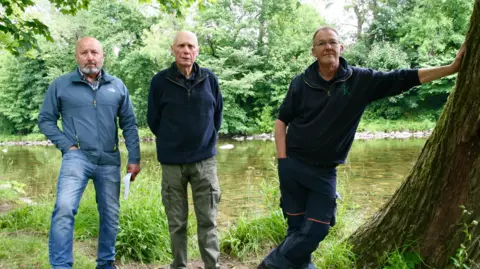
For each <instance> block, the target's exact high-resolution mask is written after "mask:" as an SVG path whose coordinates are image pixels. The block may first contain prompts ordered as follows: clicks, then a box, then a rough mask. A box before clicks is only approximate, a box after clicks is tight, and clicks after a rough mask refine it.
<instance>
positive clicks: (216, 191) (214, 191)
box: [210, 184, 222, 209]
mask: <svg viewBox="0 0 480 269" xmlns="http://www.w3.org/2000/svg"><path fill="white" fill-rule="evenodd" d="M210 197H211V199H210V201H211V203H210V207H211V208H212V209H217V208H218V204H219V203H220V199H221V198H222V192H221V191H220V188H219V187H218V186H215V185H214V184H212V186H211V187H210Z"/></svg>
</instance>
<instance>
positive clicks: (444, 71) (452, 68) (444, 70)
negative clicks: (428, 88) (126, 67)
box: [418, 44, 465, 84]
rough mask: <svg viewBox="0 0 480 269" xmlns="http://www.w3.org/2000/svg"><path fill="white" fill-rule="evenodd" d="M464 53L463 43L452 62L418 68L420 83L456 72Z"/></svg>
mask: <svg viewBox="0 0 480 269" xmlns="http://www.w3.org/2000/svg"><path fill="white" fill-rule="evenodd" d="M464 54H465V44H463V45H462V47H461V48H460V49H459V50H458V52H457V56H456V57H455V60H454V61H453V63H451V64H449V65H444V66H437V67H431V68H420V69H418V79H419V80H420V83H421V84H425V83H428V82H430V81H433V80H437V79H440V78H443V77H445V76H449V75H452V74H455V73H457V72H458V70H460V65H461V64H462V60H463V55H464Z"/></svg>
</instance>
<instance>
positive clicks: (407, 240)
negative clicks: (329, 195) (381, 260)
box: [349, 0, 480, 268]
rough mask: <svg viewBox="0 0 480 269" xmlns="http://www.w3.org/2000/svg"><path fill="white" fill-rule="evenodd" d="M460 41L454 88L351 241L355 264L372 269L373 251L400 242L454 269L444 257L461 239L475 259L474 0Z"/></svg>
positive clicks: (479, 184)
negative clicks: (411, 161)
mask: <svg viewBox="0 0 480 269" xmlns="http://www.w3.org/2000/svg"><path fill="white" fill-rule="evenodd" d="M465 44H466V52H465V55H464V59H463V63H462V67H461V69H460V72H459V73H458V76H457V84H456V87H455V89H454V90H453V91H452V93H451V94H450V97H449V99H448V101H447V104H446V105H445V108H444V111H443V113H442V115H441V117H440V119H439V121H438V123H437V126H436V128H435V130H434V131H433V133H432V135H431V137H430V138H429V139H428V141H427V142H426V144H425V146H424V148H423V150H422V152H421V154H420V156H419V158H418V160H417V162H416V164H415V165H414V167H413V169H412V170H411V171H410V174H409V175H408V176H407V178H406V179H405V181H404V182H403V184H402V185H401V187H400V188H399V189H398V190H397V191H396V193H395V194H394V195H393V197H392V199H391V200H390V201H389V202H387V203H386V204H385V205H384V206H383V207H382V209H381V210H380V211H379V212H378V213H377V214H376V215H375V216H374V217H372V218H371V219H370V220H368V221H367V222H366V223H365V224H364V225H363V226H362V227H360V228H359V229H358V230H357V231H356V232H355V233H354V234H353V235H352V236H351V237H350V238H349V241H350V242H351V243H352V244H353V245H354V247H353V252H354V253H356V254H357V255H358V260H357V265H358V267H359V268H375V267H376V266H377V262H378V257H379V256H382V255H384V254H385V253H388V252H390V251H392V250H394V249H396V248H400V249H401V248H402V246H406V245H411V246H412V248H413V249H414V250H415V251H417V252H418V253H419V254H420V255H421V256H422V258H423V260H424V262H425V264H427V265H429V266H433V267H434V268H452V267H453V261H452V259H450V257H454V256H455V255H456V253H457V250H458V249H459V248H461V244H462V243H463V244H464V245H465V248H466V251H467V253H468V258H469V259H470V260H471V261H473V262H475V263H476V264H480V227H478V226H480V225H475V221H477V222H480V0H475V7H474V9H473V14H472V17H471V21H470V29H469V31H468V33H467V37H466V41H465ZM461 206H464V207H465V208H466V210H467V211H469V212H470V213H471V214H463V213H464V209H462V208H461ZM472 223H473V224H472ZM465 225H467V226H468V234H469V235H470V236H471V237H470V238H469V236H467V235H466V233H465V227H466V226H465ZM472 268H477V267H476V266H473V267H472Z"/></svg>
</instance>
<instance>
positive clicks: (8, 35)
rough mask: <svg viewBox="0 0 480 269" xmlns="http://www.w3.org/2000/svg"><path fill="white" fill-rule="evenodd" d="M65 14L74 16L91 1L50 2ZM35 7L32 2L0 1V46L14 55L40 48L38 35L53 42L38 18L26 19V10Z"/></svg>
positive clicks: (58, 0) (51, 0)
mask: <svg viewBox="0 0 480 269" xmlns="http://www.w3.org/2000/svg"><path fill="white" fill-rule="evenodd" d="M49 1H50V3H51V4H53V5H54V6H55V8H56V9H57V10H58V11H60V12H61V13H63V14H70V15H74V14H75V13H76V12H77V11H78V10H80V9H85V8H86V7H87V6H88V4H89V3H90V0H71V1H62V0H49ZM34 5H35V2H34V1H32V0H23V1H13V0H2V1H0V8H1V9H4V10H5V12H2V13H0V46H3V47H4V48H5V49H7V50H8V51H10V52H11V53H12V54H14V55H17V56H18V55H20V53H22V52H25V51H28V50H30V49H32V48H38V42H37V35H40V36H43V37H44V38H45V39H47V40H48V41H51V42H53V38H52V36H51V34H50V31H49V29H48V27H47V26H46V25H45V24H44V23H42V22H41V21H40V20H38V19H37V18H28V16H27V18H25V15H26V14H25V13H26V9H27V8H30V7H32V6H34Z"/></svg>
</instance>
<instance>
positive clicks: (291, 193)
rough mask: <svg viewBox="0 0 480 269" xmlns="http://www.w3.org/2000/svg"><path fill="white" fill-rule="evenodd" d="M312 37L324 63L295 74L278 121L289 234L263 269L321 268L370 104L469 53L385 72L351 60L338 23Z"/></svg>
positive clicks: (448, 70) (454, 67)
mask: <svg viewBox="0 0 480 269" xmlns="http://www.w3.org/2000/svg"><path fill="white" fill-rule="evenodd" d="M312 41H313V42H312V55H313V56H314V57H315V58H316V59H317V60H316V61H315V62H314V63H313V64H312V65H310V66H309V67H308V68H307V69H306V70H305V72H304V73H303V74H301V75H299V76H297V77H296V78H294V79H293V81H292V82H291V84H290V88H289V90H288V92H287V95H286V97H285V99H284V101H283V103H282V105H281V107H280V111H279V114H278V118H277V120H276V122H275V143H276V149H277V158H278V175H279V178H280V191H281V195H282V202H283V203H282V208H283V210H284V213H285V215H286V216H287V223H288V229H287V236H286V238H285V239H284V241H283V242H281V243H280V244H279V245H278V246H277V247H276V248H275V249H274V250H273V251H272V252H271V253H270V254H269V255H268V256H267V257H266V258H265V259H264V260H263V262H262V263H261V264H260V265H259V266H258V268H277V269H287V268H315V267H314V266H313V264H312V263H311V254H312V252H313V251H315V249H316V248H317V247H318V244H319V243H320V242H321V241H322V240H323V239H324V238H325V237H326V236H327V234H328V231H329V229H330V226H332V225H333V224H334V212H335V208H336V183H337V181H336V177H337V175H336V172H337V170H336V166H337V165H339V164H343V163H344V161H345V159H346V157H347V154H348V151H349V150H350V146H351V145H352V142H353V139H354V137H355V132H356V129H357V126H358V123H359V122H360V118H361V116H362V114H363V111H364V110H365V108H366V107H367V105H368V104H369V103H371V102H373V101H375V100H378V99H381V98H384V97H387V96H394V95H397V94H401V93H402V92H404V91H407V90H409V89H410V88H412V87H414V86H417V85H420V84H423V83H427V82H430V81H432V80H435V79H439V78H441V77H444V76H447V75H451V74H454V73H456V72H457V71H458V69H459V68H460V63H461V60H462V57H463V49H461V50H460V52H459V53H458V55H457V57H456V59H455V61H454V62H453V63H452V64H451V65H448V66H441V67H434V68H429V69H418V70H416V69H411V70H395V71H391V72H378V71H375V70H371V69H363V68H356V67H352V66H350V65H348V64H347V62H346V61H345V59H344V58H342V57H340V55H341V53H342V52H343V45H342V44H341V43H340V40H339V36H338V33H337V31H336V30H335V29H334V28H331V27H322V28H319V29H318V30H317V31H316V32H315V34H314V36H313V40H312ZM287 126H288V133H287Z"/></svg>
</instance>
